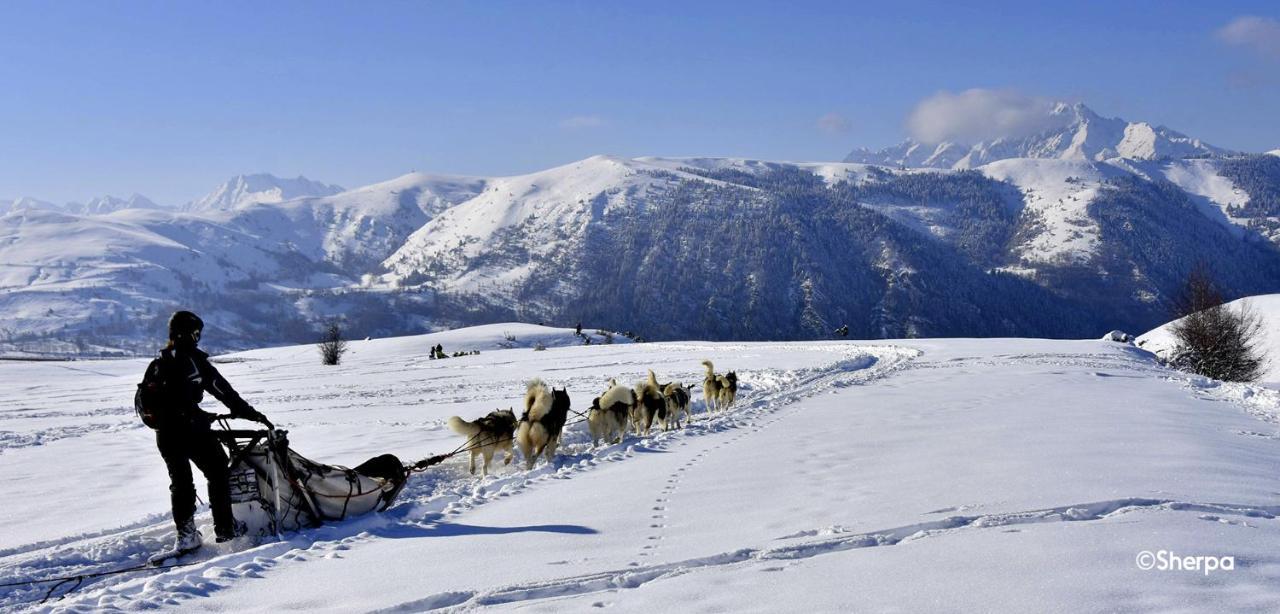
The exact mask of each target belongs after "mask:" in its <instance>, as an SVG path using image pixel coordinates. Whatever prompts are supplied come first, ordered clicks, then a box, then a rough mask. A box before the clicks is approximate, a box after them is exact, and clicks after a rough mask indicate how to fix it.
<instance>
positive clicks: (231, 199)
mask: <svg viewBox="0 0 1280 614" xmlns="http://www.w3.org/2000/svg"><path fill="white" fill-rule="evenodd" d="M342 191H343V189H342V187H340V186H336V185H329V184H325V183H320V182H318V181H312V180H310V179H307V178H306V177H303V176H301V175H299V176H298V177H296V178H294V179H282V178H280V177H276V176H275V175H271V174H267V173H257V174H253V175H236V176H235V177H232V178H231V179H228V180H227V181H225V182H224V183H223V184H222V185H220V186H218V187H217V188H215V189H214V190H213V191H212V192H210V193H208V194H206V195H205V196H203V197H202V198H200V199H199V200H196V201H193V202H191V203H188V204H187V206H186V209H187V210H188V211H232V210H235V209H239V208H241V207H245V206H248V205H252V204H255V203H278V202H283V201H286V200H291V199H294V198H301V197H305V196H329V195H331V194H337V193H339V192H342Z"/></svg>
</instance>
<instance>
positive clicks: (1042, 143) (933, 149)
mask: <svg viewBox="0 0 1280 614" xmlns="http://www.w3.org/2000/svg"><path fill="white" fill-rule="evenodd" d="M1045 125H1047V126H1049V128H1047V129H1045V130H1043V131H1041V132H1039V133H1037V134H1034V135H1031V136H1026V137H1012V138H1009V137H999V138H994V139H989V140H983V141H978V142H974V143H959V142H953V141H943V142H938V143H923V142H920V141H917V140H915V139H911V138H908V139H907V140H905V141H903V142H902V143H900V144H898V145H895V146H893V147H886V148H884V149H880V150H875V151H873V150H870V149H866V148H858V149H855V150H853V151H852V152H851V153H850V154H849V155H848V156H847V157H846V158H845V162H859V163H863V164H881V165H887V166H905V167H910V168H957V169H961V168H974V167H978V166H982V165H984V164H988V163H990V162H995V161H997V160H1006V159H1009V158H1057V159H1062V160H1107V159H1111V158H1131V159H1137V160H1161V159H1176V158H1196V157H1204V156H1218V155H1223V154H1228V153H1231V152H1229V151H1228V150H1224V149H1221V148H1218V147H1214V146H1212V145H1209V144H1208V143H1205V142H1203V141H1201V140H1200V139H1195V138H1192V137H1189V136H1187V135H1185V134H1182V133H1181V132H1177V131H1174V130H1171V129H1169V128H1166V127H1164V126H1153V125H1151V124H1148V123H1147V122H1129V121H1126V120H1123V119H1119V118H1109V117H1103V116H1101V115H1099V114H1097V113H1096V112H1094V110H1093V109H1090V108H1089V107H1088V106H1085V105H1084V103H1080V102H1076V103H1067V102H1058V103H1056V104H1055V105H1053V107H1052V108H1051V109H1050V110H1049V112H1048V116H1047V117H1046V118H1045Z"/></svg>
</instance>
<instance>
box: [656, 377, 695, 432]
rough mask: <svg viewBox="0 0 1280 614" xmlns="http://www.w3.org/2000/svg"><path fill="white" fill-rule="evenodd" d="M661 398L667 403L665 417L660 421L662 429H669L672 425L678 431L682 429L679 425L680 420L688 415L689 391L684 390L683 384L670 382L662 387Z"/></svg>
mask: <svg viewBox="0 0 1280 614" xmlns="http://www.w3.org/2000/svg"><path fill="white" fill-rule="evenodd" d="M662 397H663V399H665V400H666V403H667V415H666V419H665V420H663V421H662V429H663V430H668V429H670V428H671V425H672V424H673V423H674V424H675V427H676V428H678V429H679V428H684V427H683V426H681V424H680V418H681V417H682V416H684V415H685V414H687V413H689V391H688V390H685V389H684V384H682V383H680V382H671V383H670V384H667V385H666V386H663V387H662Z"/></svg>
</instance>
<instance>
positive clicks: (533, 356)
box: [0, 325, 1280, 612]
mask: <svg viewBox="0 0 1280 614" xmlns="http://www.w3.org/2000/svg"><path fill="white" fill-rule="evenodd" d="M504 331H505V332H506V333H508V334H509V336H512V337H515V338H516V339H517V341H518V342H519V345H521V347H516V348H514V349H499V344H500V343H506V339H505V336H504V335H503V334H502V333H503V332H504ZM571 340H572V337H571V335H570V333H568V332H566V331H563V330H556V329H541V328H538V327H532V326H528V325H495V326H491V327H481V328H478V329H466V330H461V331H452V332H449V333H440V334H437V335H426V336H422V337H409V338H401V339H387V340H374V341H367V342H356V343H353V344H352V351H351V352H350V353H349V354H348V355H347V356H346V358H345V360H344V362H343V364H342V365H341V366H338V367H322V366H321V365H320V364H319V360H318V356H317V353H316V350H315V348H314V347H310V346H303V347H291V348H276V349H267V350H257V351H252V352H245V353H241V354H236V355H231V356H224V357H221V358H220V359H219V360H220V362H221V366H220V368H221V369H222V370H223V372H224V373H225V374H226V375H227V376H228V378H229V379H230V380H231V381H232V382H233V383H234V384H235V385H236V386H237V387H238V388H239V389H240V391H241V393H242V394H243V395H244V396H245V397H246V398H247V399H248V400H250V402H252V403H253V404H254V405H255V406H256V407H257V408H258V409H260V410H262V411H264V412H265V413H267V414H268V415H269V416H270V417H271V418H272V419H273V420H275V422H276V423H277V424H278V425H280V426H281V427H283V428H287V429H289V431H290V438H291V440H292V442H293V445H294V448H295V449H296V450H298V451H299V452H301V453H302V454H304V455H307V456H309V457H311V458H314V459H316V460H319V461H322V462H330V463H341V464H355V463H358V462H360V461H363V460H364V459H366V458H368V457H370V456H373V455H375V454H378V453H383V452H391V453H394V454H397V455H398V456H400V457H401V458H402V459H403V460H406V461H412V460H416V459H419V458H423V457H425V456H428V455H430V454H434V453H440V452H445V451H448V450H450V449H453V448H454V447H455V446H457V445H458V444H459V443H461V438H459V437H458V436H456V435H454V434H453V433H452V432H450V431H449V430H448V429H447V428H445V427H444V421H445V420H446V419H447V418H448V417H449V416H450V415H454V414H457V415H462V416H464V417H475V416H479V415H482V414H484V413H486V412H488V411H489V410H492V409H494V408H496V407H508V406H515V405H518V403H519V401H520V398H521V395H522V393H523V390H524V382H525V380H527V379H528V378H531V377H542V378H545V379H546V380H547V381H548V382H549V383H551V384H553V385H556V386H567V387H568V389H569V393H570V395H571V396H572V398H573V404H574V407H575V409H584V408H585V407H586V406H587V404H588V403H589V402H590V401H589V400H590V398H591V397H593V396H596V395H598V394H599V393H600V392H601V391H603V389H604V387H605V382H606V380H607V379H608V378H610V377H618V378H619V379H620V380H621V381H626V382H633V381H635V380H637V379H639V378H641V377H642V376H643V374H644V373H645V370H646V369H648V368H654V369H655V370H656V371H657V372H658V375H659V378H660V379H662V380H663V381H666V380H668V379H677V380H683V381H685V382H686V383H687V384H690V383H691V384H698V383H700V381H701V367H700V366H699V364H698V363H699V361H701V360H702V359H704V358H710V359H712V360H714V361H715V363H716V365H717V367H718V368H719V369H720V370H722V371H723V370H728V369H736V370H737V371H738V373H739V374H740V375H741V377H742V383H743V387H742V390H741V392H740V396H739V404H738V406H737V407H736V408H735V409H734V410H733V411H732V412H730V413H727V414H724V415H719V416H713V417H708V416H707V415H705V413H703V412H704V408H703V407H702V403H701V390H700V387H699V389H696V390H695V391H694V397H695V399H698V401H697V402H696V404H695V410H696V411H697V420H695V421H694V422H693V423H692V424H691V425H689V427H688V428H686V429H684V430H682V431H673V432H669V433H661V434H656V435H654V436H652V437H650V438H647V439H639V438H636V437H631V438H630V439H628V440H627V441H625V442H624V443H623V444H620V445H615V446H609V447H603V448H600V449H596V450H591V449H590V442H589V439H588V437H587V435H586V433H585V429H584V425H582V424H576V425H572V426H570V427H569V428H568V430H567V432H566V436H565V441H566V442H567V445H565V446H562V451H563V455H562V456H561V457H560V460H559V462H558V464H557V466H556V467H548V466H546V465H545V464H540V465H539V466H538V467H537V468H535V469H534V470H533V471H525V470H523V469H522V468H521V467H520V466H517V464H513V465H512V466H510V467H503V468H500V469H499V470H498V471H497V472H496V475H493V476H491V477H489V478H487V479H478V478H472V477H470V476H468V475H467V474H466V459H465V458H462V457H456V458H454V459H451V460H449V461H447V462H446V463H444V464H443V465H440V466H439V467H437V468H434V469H432V470H431V471H429V472H427V473H424V474H421V475H418V476H415V477H414V478H413V479H412V480H411V482H410V484H409V486H408V487H407V488H406V490H405V491H404V493H403V494H402V495H401V497H400V499H399V501H398V503H397V504H396V505H395V506H394V507H392V508H391V509H390V510H389V511H387V512H386V513H383V514H379V515H375V516H371V517H366V518H362V519H356V520H351V521H347V522H343V523H338V524H334V525H330V526H326V527H323V528H320V529H315V530H309V531H304V532H301V533H297V534H292V535H288V536H286V538H285V540H284V541H281V542H268V543H263V544H260V545H256V546H255V545H251V544H239V545H237V546H236V547H234V548H233V547H224V546H214V545H212V544H207V545H206V547H205V552H204V554H203V555H202V556H201V557H200V558H199V559H198V561H199V562H198V563H197V564H194V565H191V566H188V567H183V568H179V569H174V570H169V571H165V572H162V573H153V574H126V575H120V576H110V577H106V578H99V579H93V580H90V581H88V582H86V583H85V585H84V586H82V587H81V588H79V589H78V590H77V591H76V592H74V593H71V594H70V595H69V596H67V597H66V598H65V599H63V600H61V601H51V602H50V603H48V604H46V605H44V606H39V605H36V604H35V602H38V601H39V600H40V598H41V597H43V596H44V591H45V590H46V589H47V588H48V585H43V586H40V587H37V588H26V587H20V588H4V589H0V608H3V609H23V608H29V609H32V610H36V611H61V610H68V611H111V610H142V609H155V608H165V609H181V610H183V611H261V612H277V611H282V610H305V611H340V612H352V611H422V610H429V609H433V608H450V609H460V610H467V609H476V608H486V607H488V608H493V609H520V610H529V611H557V612H558V611H585V610H589V609H594V608H608V609H613V610H617V611H645V612H653V611H692V612H723V611H734V612H738V611H757V612H777V611H852V610H864V611H865V610H872V611H906V612H915V611H939V610H943V611H1064V612H1065V611H1071V612H1077V611H1134V610H1161V611H1170V610H1173V611H1179V610H1181V611H1197V610H1214V611H1246V610H1270V609H1272V608H1274V607H1275V604H1276V603H1280V555H1277V554H1276V552H1277V551H1278V549H1277V546H1278V545H1280V520H1277V517H1276V516H1277V514H1280V477H1277V476H1280V399H1278V398H1277V395H1275V394H1274V391H1271V390H1268V389H1261V388H1250V387H1245V386H1234V385H1219V384H1215V383H1213V382H1209V381H1206V380H1202V379H1198V378H1193V377H1189V376H1186V375H1183V374H1179V373H1174V372H1170V371H1167V370H1164V369H1162V368H1161V367H1159V366H1158V365H1157V364H1156V363H1155V362H1154V361H1153V360H1152V359H1151V357H1150V355H1149V354H1147V353H1146V352H1144V351H1142V350H1139V349H1136V348H1134V347H1132V346H1128V345H1124V344H1119V343H1112V342H1104V341H1044V340H1023V339H989V340H968V339H949V340H913V341H892V342H889V341H878V342H808V343H746V344H741V343H704V342H687V343H652V344H636V345H622V344H618V345H593V346H589V347H583V346H576V345H568V343H570V342H571ZM538 341H542V342H543V344H544V345H546V346H548V347H550V349H548V350H546V351H534V350H532V349H530V348H529V347H528V346H529V345H532V344H534V343H536V342H538ZM437 342H439V343H443V344H444V346H445V350H446V351H450V352H451V351H455V350H462V349H480V350H481V354H480V355H476V356H468V357H462V358H453V359H449V360H443V361H432V360H428V359H427V350H428V348H429V347H430V346H431V345H434V344H435V343H437ZM144 364H145V361H140V360H126V361H83V362H43V363H26V362H3V363H0V381H2V382H4V384H3V386H0V483H2V484H3V488H0V493H2V494H0V526H3V530H0V583H3V582H9V581H17V580H25V579H35V578H42V577H52V576H60V575H65V574H71V573H83V572H86V571H95V570H107V569H113V568H119V567H126V566H129V565H133V564H137V563H139V562H140V561H142V560H143V559H144V558H145V556H146V555H147V554H148V553H149V552H151V551H154V550H156V549H158V548H159V547H160V546H161V545H162V544H164V543H166V542H167V541H168V540H170V539H171V535H170V533H171V527H170V523H169V520H168V518H167V511H166V510H167V497H168V493H167V490H166V485H167V481H166V478H165V475H164V468H163V464H162V463H161V461H160V458H159V456H158V454H157V453H156V452H155V448H154V444H153V442H152V435H151V433H150V431H148V430H147V429H145V428H144V427H142V426H141V425H140V424H138V423H137V421H136V419H135V418H134V417H133V415H132V409H131V407H130V403H131V395H132V389H133V385H134V384H135V383H136V382H137V380H138V379H139V377H140V373H141V370H142V368H143V366H144ZM197 518H198V522H199V523H200V524H201V525H204V526H205V529H206V530H208V526H207V525H208V524H209V518H208V515H207V512H202V513H201V514H200V515H199V516H198V517H197ZM1143 551H1149V552H1152V553H1157V552H1159V551H1166V553H1168V552H1172V553H1174V554H1176V555H1178V556H1213V557H1233V559H1231V560H1232V562H1233V567H1234V568H1233V569H1231V570H1217V571H1212V572H1209V573H1205V572H1204V571H1203V570H1199V571H1174V570H1165V571H1160V570H1149V571H1144V570H1142V569H1140V568H1139V567H1138V564H1137V561H1138V557H1139V555H1140V553H1142V552H1143ZM1216 560H1217V559H1215V561H1216ZM1223 562H1224V563H1225V561H1223ZM59 592H61V591H59Z"/></svg>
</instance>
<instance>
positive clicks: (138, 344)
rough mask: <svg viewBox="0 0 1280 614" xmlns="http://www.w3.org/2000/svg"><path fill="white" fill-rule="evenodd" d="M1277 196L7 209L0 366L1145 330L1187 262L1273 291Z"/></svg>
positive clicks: (937, 188) (613, 182)
mask: <svg viewBox="0 0 1280 614" xmlns="http://www.w3.org/2000/svg"><path fill="white" fill-rule="evenodd" d="M1086 141H1087V139H1086ZM1277 194H1280V158H1277V157H1275V156H1261V155H1260V156H1243V157H1232V158H1204V159H1164V160H1142V159H1133V158H1109V159H1107V160H1105V161H1097V160H1092V159H1083V158H1073V159H1058V158H1009V159H1002V160H997V161H995V162H991V163H988V164H985V165H982V166H979V167H977V168H976V169H972V170H957V169H899V168H896V167H884V166H876V165H869V164H863V163H850V162H845V163H822V162H819V163H792V162H772V161H761V160H749V159H738V158H638V159H627V158H620V157H613V156H595V157H592V158H588V159H585V160H581V161H578V162H574V163H571V164H567V165H564V166H561V167H557V168H553V169H548V170H545V171H541V172H537V173H532V174H528V175H521V176H515V177H491V178H485V177H450V176H436V175H428V174H423V173H413V174H409V175H405V176H402V177H398V178H395V179H392V180H390V181H386V182H382V183H378V184H374V185H370V186H365V187H362V188H357V189H354V190H349V191H345V192H341V193H337V194H330V195H323V196H304V197H299V198H293V199H290V200H285V201H282V202H272V203H266V202H242V203H240V204H239V205H236V206H235V207H234V208H231V209H218V208H213V209H207V210H201V211H173V210H160V209H146V208H140V207H137V206H135V207H130V208H125V209H120V210H117V211H115V212H113V213H111V214H110V215H75V214H71V213H69V212H68V211H66V210H64V209H60V208H57V207H53V208H52V209H49V208H38V207H36V206H33V205H29V204H28V205H23V206H21V207H19V208H18V209H17V210H16V211H15V212H11V213H8V214H7V215H4V216H2V217H0V262H3V263H5V266H4V267H3V268H0V314H3V315H2V316H0V350H4V351H25V352H46V353H49V352H53V353H76V352H83V351H88V350H85V349H84V348H86V347H87V348H119V349H123V350H126V351H129V352H136V351H144V350H146V349H148V348H149V347H150V345H151V344H153V341H154V336H155V334H156V333H155V331H156V330H158V328H157V327H162V324H163V320H164V318H165V317H167V313H168V312H170V311H171V310H173V309H175V308H177V307H181V306H185V307H188V308H193V309H196V310H197V311H200V312H201V313H208V314H210V315H209V318H208V321H209V322H210V327H211V329H216V330H217V332H218V334H216V335H211V337H210V338H211V339H216V340H217V341H216V343H222V344H224V345H222V346H220V348H221V349H228V348H244V347H253V346H259V345H263V344H267V343H287V342H305V341H308V340H309V339H310V338H311V337H312V336H313V335H314V328H315V327H316V326H317V323H318V322H320V321H322V320H324V319H326V318H331V317H340V318H343V319H344V320H345V322H346V326H347V327H348V328H349V329H350V330H352V331H353V334H355V335H358V336H366V335H373V336H379V335H392V334H406V333H414V332H421V331H423V330H431V329H438V328H441V327H453V326H461V325H472V324H480V323H488V322H498V321H512V320H519V321H528V322H538V321H547V322H561V323H572V322H576V321H579V320H581V321H588V322H593V323H595V324H596V325H598V326H605V327H610V328H614V329H617V330H632V331H635V332H638V333H640V334H641V335H643V336H645V337H646V338H651V339H676V338H685V339H687V338H713V339H779V338H800V339H804V338H822V337H826V336H829V335H830V334H831V331H832V330H834V329H836V328H839V327H840V326H842V325H848V327H849V330H850V334H851V335H852V336H855V337H863V338H873V337H906V336H948V335H969V336H975V335H976V336H984V335H1037V336H1077V337H1086V336H1087V337H1093V336H1096V335H1097V334H1099V332H1098V331H1099V330H1109V329H1111V328H1125V329H1129V330H1142V329H1144V328H1149V327H1150V326H1154V325H1155V324H1156V323H1158V322H1160V321H1162V320H1163V316H1164V311H1165V308H1164V305H1165V303H1166V301H1167V300H1168V297H1169V296H1170V295H1171V293H1172V292H1174V291H1176V288H1177V286H1178V284H1179V283H1180V281H1181V276H1182V275H1184V274H1185V272H1186V270H1188V268H1189V267H1190V266H1192V265H1193V264H1194V263H1195V261H1197V260H1203V261H1207V262H1209V263H1210V265H1211V266H1213V267H1214V268H1215V270H1216V271H1218V272H1220V274H1221V281H1222V283H1223V286H1224V287H1225V288H1227V290H1228V291H1229V292H1230V293H1232V294H1258V293H1265V292H1274V291H1276V290H1280V256H1277V255H1276V251H1275V249H1274V248H1273V247H1272V246H1273V245H1275V244H1276V243H1280V200H1278V199H1277ZM109 208H111V207H110V206H107V205H105V204H104V205H103V206H102V207H101V209H104V210H105V209H109ZM1169 245H1177V246H1179V249H1177V250H1170V249H1168V246H1169ZM211 332H212V330H211ZM215 349H219V348H215Z"/></svg>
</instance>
